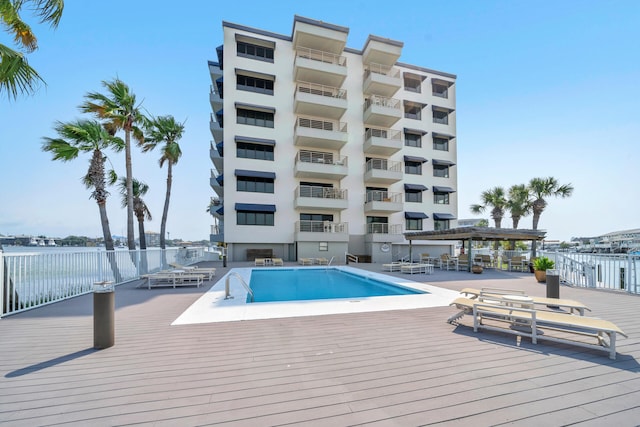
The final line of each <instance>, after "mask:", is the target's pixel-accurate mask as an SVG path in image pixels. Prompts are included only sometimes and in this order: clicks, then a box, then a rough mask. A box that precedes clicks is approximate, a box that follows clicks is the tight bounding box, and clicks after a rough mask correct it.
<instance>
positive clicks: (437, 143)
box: [433, 136, 449, 151]
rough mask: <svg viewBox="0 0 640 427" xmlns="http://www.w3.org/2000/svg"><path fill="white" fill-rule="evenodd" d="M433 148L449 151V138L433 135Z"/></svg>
mask: <svg viewBox="0 0 640 427" xmlns="http://www.w3.org/2000/svg"><path fill="white" fill-rule="evenodd" d="M433 149H434V150H439V151H449V140H448V139H447V138H440V137H437V136H434V137H433Z"/></svg>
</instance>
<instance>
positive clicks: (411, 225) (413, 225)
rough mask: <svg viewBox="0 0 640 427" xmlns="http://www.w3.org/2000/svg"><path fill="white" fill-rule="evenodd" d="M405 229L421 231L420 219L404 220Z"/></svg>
mask: <svg viewBox="0 0 640 427" xmlns="http://www.w3.org/2000/svg"><path fill="white" fill-rule="evenodd" d="M405 221H406V223H405V229H407V230H422V220H421V219H406V220H405Z"/></svg>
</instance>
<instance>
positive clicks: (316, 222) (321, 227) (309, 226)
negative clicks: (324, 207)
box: [300, 213, 333, 233]
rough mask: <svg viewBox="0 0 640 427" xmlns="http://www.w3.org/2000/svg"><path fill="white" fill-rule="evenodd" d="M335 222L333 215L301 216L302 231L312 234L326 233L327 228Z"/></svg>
mask: <svg viewBox="0 0 640 427" xmlns="http://www.w3.org/2000/svg"><path fill="white" fill-rule="evenodd" d="M332 222H333V215H327V214H305V213H301V214H300V231H301V232H311V233H324V232H325V226H326V225H327V224H330V223H332Z"/></svg>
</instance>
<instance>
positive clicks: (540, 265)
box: [533, 256, 555, 271]
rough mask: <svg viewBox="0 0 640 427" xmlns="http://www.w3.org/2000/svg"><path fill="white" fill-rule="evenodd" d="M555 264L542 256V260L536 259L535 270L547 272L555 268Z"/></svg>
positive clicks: (534, 262)
mask: <svg viewBox="0 0 640 427" xmlns="http://www.w3.org/2000/svg"><path fill="white" fill-rule="evenodd" d="M554 265H555V263H554V262H553V261H552V260H550V259H549V258H547V257H546V256H542V257H540V258H536V259H535V260H534V261H533V269H534V270H538V271H547V270H550V269H552V268H553V267H554Z"/></svg>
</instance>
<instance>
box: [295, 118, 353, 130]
mask: <svg viewBox="0 0 640 427" xmlns="http://www.w3.org/2000/svg"><path fill="white" fill-rule="evenodd" d="M298 126H300V127H303V128H310V129H318V130H327V131H333V132H346V131H347V123H346V122H338V121H334V120H324V119H321V118H312V117H298V119H297V120H296V125H295V128H297V127H298Z"/></svg>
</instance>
